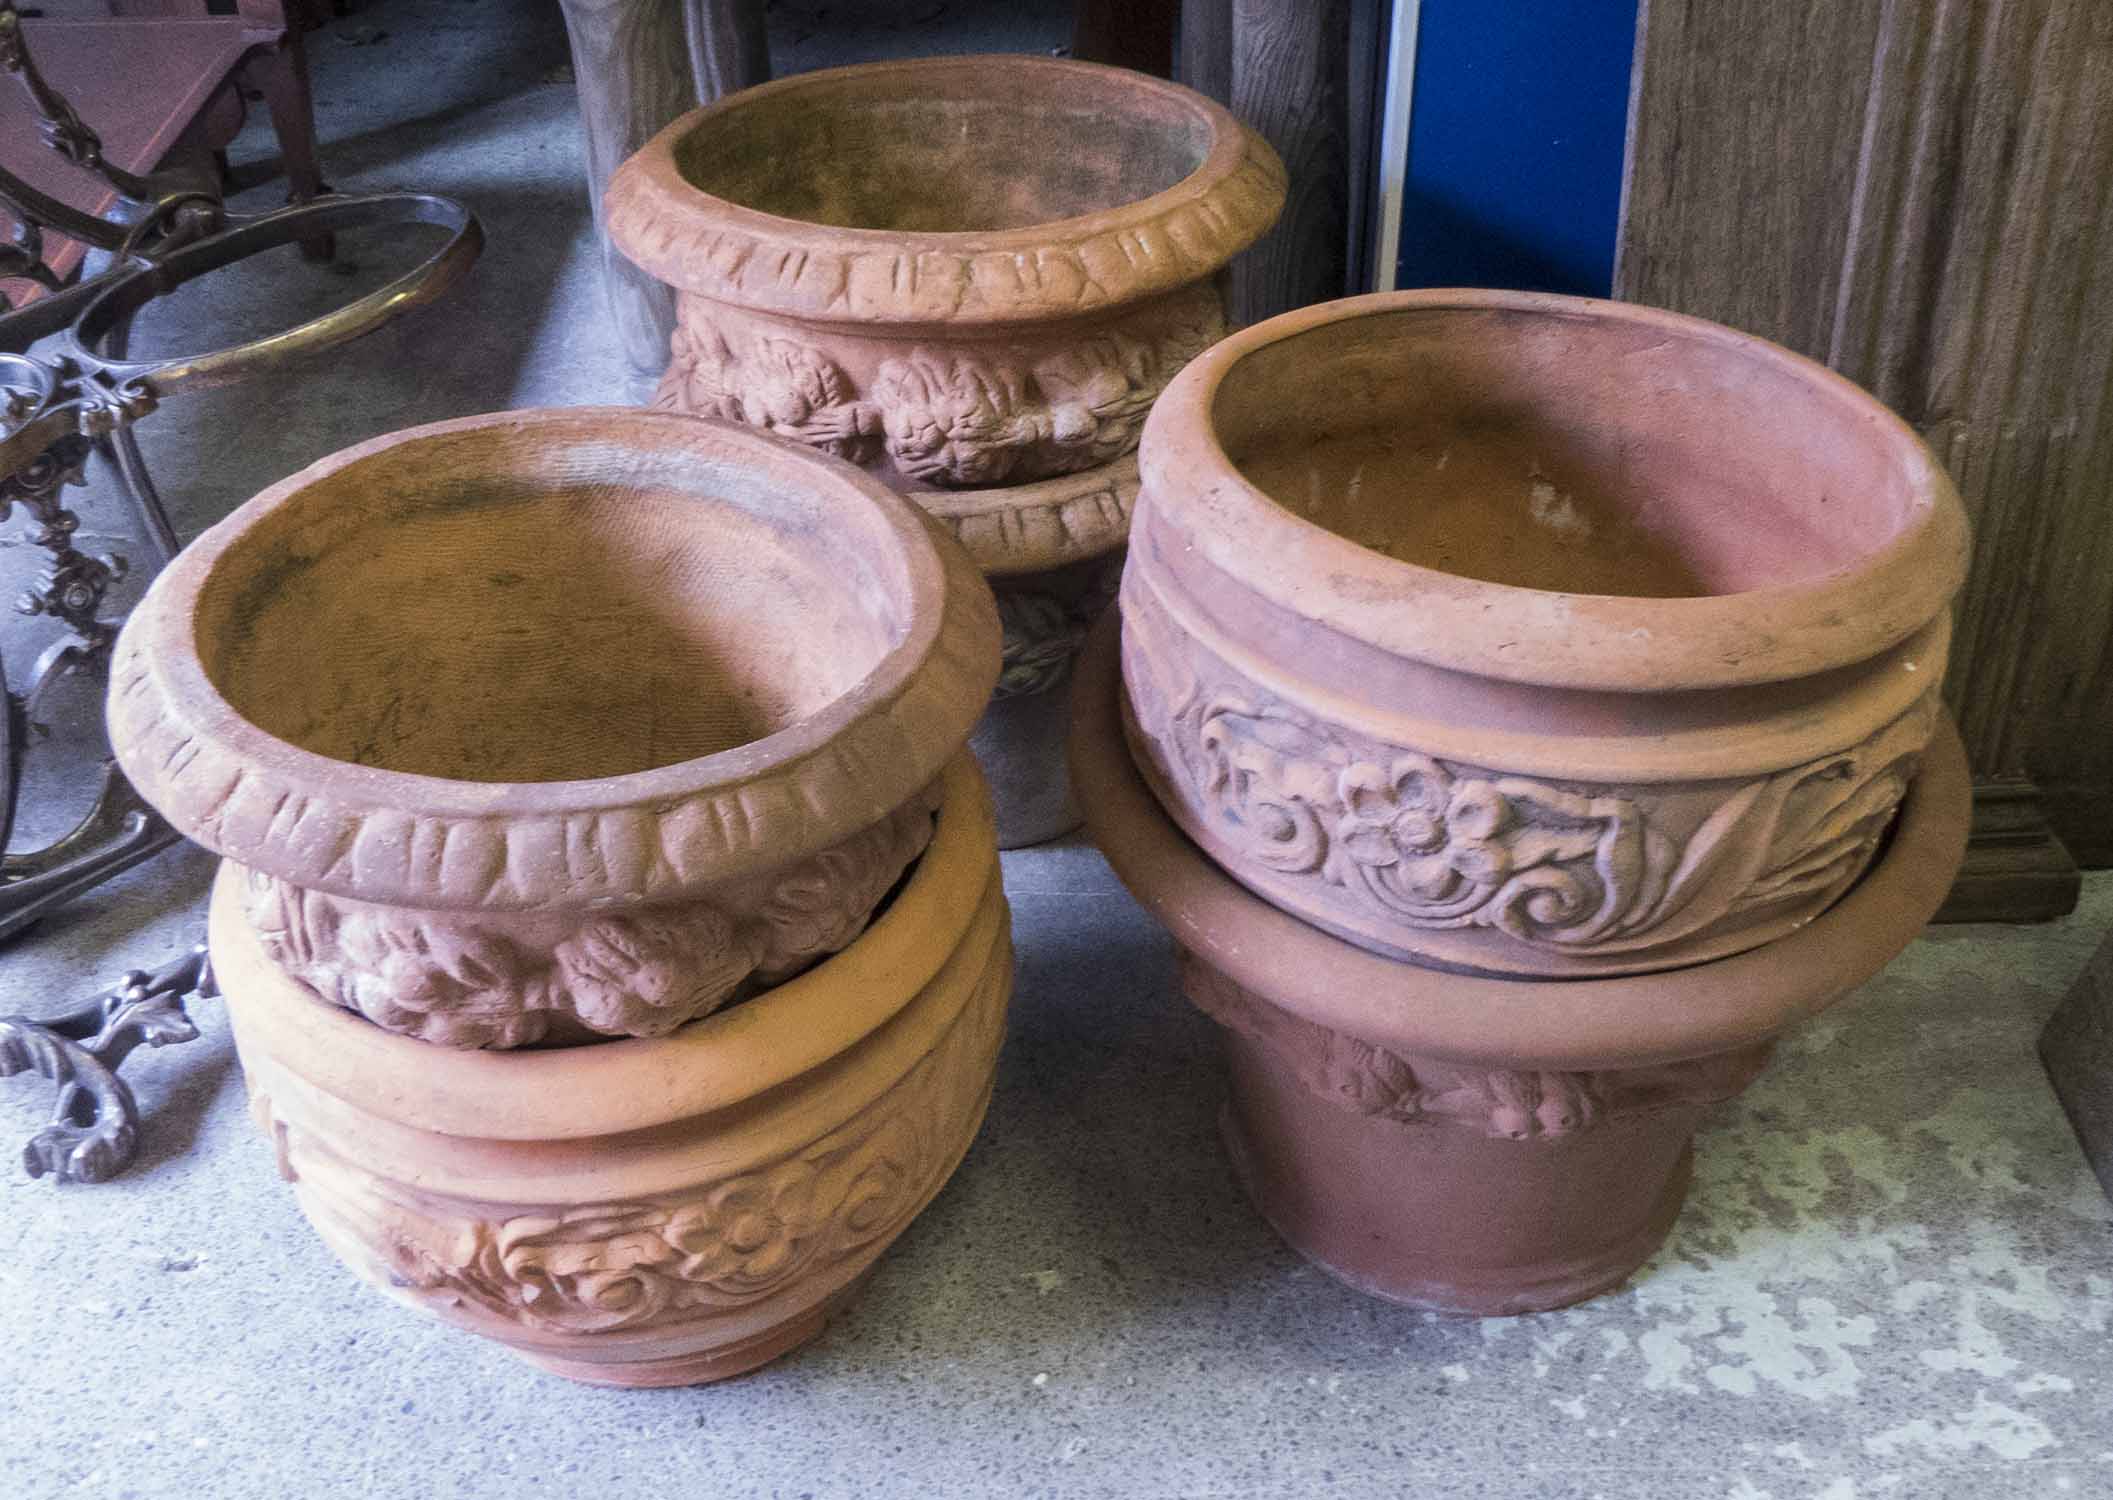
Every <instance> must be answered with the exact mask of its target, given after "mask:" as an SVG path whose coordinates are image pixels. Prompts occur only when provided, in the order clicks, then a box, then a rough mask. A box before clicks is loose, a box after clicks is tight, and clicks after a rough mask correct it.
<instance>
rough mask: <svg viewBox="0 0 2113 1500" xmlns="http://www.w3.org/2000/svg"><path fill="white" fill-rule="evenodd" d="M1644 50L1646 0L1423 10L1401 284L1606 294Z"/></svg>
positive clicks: (1455, 3) (1449, 0) (1469, 3)
mask: <svg viewBox="0 0 2113 1500" xmlns="http://www.w3.org/2000/svg"><path fill="white" fill-rule="evenodd" d="M1397 3H1398V4H1414V3H1416V0H1397ZM1635 47H1636V0H1422V12H1421V21H1420V24H1419V26H1418V31H1417V38H1416V91H1415V96H1414V98H1413V101H1412V103H1411V109H1410V116H1409V165H1408V181H1407V184H1406V192H1405V194H1404V199H1403V209H1402V223H1401V259H1400V274H1399V283H1398V284H1399V285H1401V286H1405V287H1413V286H1509V287H1524V288H1527V289H1530V290H1534V291H1549V292H1576V293H1582V294H1585V295H1588V296H1596V297H1604V296H1606V295H1607V292H1608V290H1609V288H1611V287H1612V285H1613V281H1614V236H1615V231H1616V228H1617V221H1618V219H1619V216H1620V209H1621V169H1622V146H1623V141H1624V139H1625V137H1626V135H1627V131H1628V116H1629V67H1630V62H1631V59H1632V55H1633V53H1634V51H1635Z"/></svg>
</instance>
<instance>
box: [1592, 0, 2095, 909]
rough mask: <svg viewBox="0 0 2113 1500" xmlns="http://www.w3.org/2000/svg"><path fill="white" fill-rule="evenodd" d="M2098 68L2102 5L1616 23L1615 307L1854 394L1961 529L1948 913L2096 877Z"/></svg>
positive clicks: (1943, 5) (1731, 3) (1913, 6)
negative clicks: (1708, 335)
mask: <svg viewBox="0 0 2113 1500" xmlns="http://www.w3.org/2000/svg"><path fill="white" fill-rule="evenodd" d="M2109 57H2113V6H2109V5H2107V4H2106V3H2104V0H2033V3H2030V4H2017V5H1979V4H1973V3H1968V0H1839V3H1831V0H1830V3H1828V4H1825V5H1816V6H1781V5H1755V4H1752V3H1750V0H1682V3H1679V4H1673V3H1670V0H1649V3H1648V4H1646V6H1645V8H1644V10H1643V12H1642V13H1641V15H1640V16H1639V19H1638V33H1637V73H1636V87H1635V93H1634V101H1635V103H1634V108H1633V111H1632V114H1631V119H1630V148H1629V157H1630V159H1629V173H1628V181H1627V191H1626V196H1625V208H1624V215H1623V224H1622V231H1621V249H1620V259H1619V263H1618V266H1617V268H1616V273H1615V294H1616V295H1617V296H1621V297H1627V298H1632V299H1634V300H1636V301H1640V302H1648V303H1653V304H1655V305H1657V306H1661V307H1671V308H1675V309H1678V310H1680V311H1682V312H1693V313H1699V314H1701V315H1702V316H1704V317H1708V318H1715V319H1717V320H1719V321H1721V322H1725V323H1730V324H1732V325H1733V326H1734V327H1737V328H1743V329H1745V330H1747V331H1749V332H1752V333H1757V334H1760V335H1761V336H1762V337H1764V338H1770V339H1774V340H1776V341H1778V342H1780V343H1785V344H1788V345H1789V346H1790V347H1791V348H1793V349H1796V350H1798V351H1800V352H1801V353H1804V354H1807V355H1810V356H1812V357H1813V358H1815V359H1821V360H1825V361H1826V362H1827V363H1828V364H1830V365H1832V366H1833V367H1834V368H1835V369H1837V370H1839V371H1841V372H1842V373H1843V374H1844V375H1847V376H1848V377H1849V378H1850V379H1852V380H1854V381H1857V382H1858V383H1859V384H1862V385H1864V386H1867V387H1869V388H1870V389H1871V390H1872V391H1873V392H1874V393H1875V394H1876V395H1877V396H1878V397H1879V399H1880V400H1882V401H1884V402H1886V403H1887V404H1888V405H1889V406H1892V407H1893V408H1894V409H1895V410H1897V411H1899V412H1900V413H1901V415H1902V416H1904V417H1906V418H1907V419H1908V420H1909V421H1910V422H1912V423H1913V424H1915V426H1916V427H1917V428H1919V429H1920V430H1921V432H1922V433H1923V435H1924V437H1925V438H1926V439H1927V440H1928V441H1929V443H1930V446H1931V447H1932V448H1933V449H1934V450H1935V451H1936V453H1937V456H1938V457H1939V458H1940V459H1942V460H1943V461H1944V463H1945V465H1946V467H1947V468H1949V470H1950V471H1951V474H1952V477H1953V479H1954V480H1956V481H1957V483H1958V486H1959V492H1960V494H1961V495H1962V496H1963V497H1964V499H1965V501H1966V507H1967V512H1968V514H1969V516H1970V517H1971V518H1972V521H1973V525H1974V558H1973V566H1972V569H1971V572H1970V573H1969V575H1968V577H1967V581H1966V587H1965V588H1964V589H1963V590H1962V591H1961V593H1960V595H1959V600H1958V611H1957V621H1956V626H1955V629H1954V633H1953V637H1952V659H1951V673H1950V678H1949V680H1948V682H1947V684H1946V687H1947V697H1948V699H1949V701H1950V703H1951V706H1952V710H1953V712H1954V713H1955V714H1957V716H1958V719H1959V728H1960V732H1961V734H1962V735H1963V736H1964V737H1965V739H1966V746H1967V752H1968V754H1969V756H1970V758H1971V759H1972V761H1973V766H1974V772H1975V776H1976V778H1977V781H1978V783H1979V784H1978V785H1977V788H1976V796H1975V818H1974V832H1973V837H1972V840H1971V842H1970V843H1969V845H1968V848H1967V856H1966V869H1965V874H1964V876H1963V877H1962V886H1961V892H1960V899H1959V901H1958V902H1957V903H1956V904H1954V905H1953V906H1952V907H1949V908H1947V914H1950V915H1968V914H1971V915H1977V916H1982V917H1991V916H2003V917H2008V918H2018V919H2030V918H2043V917H2049V916H2054V915H2057V914H2058V913H2060V912H2062V911H2065V910H2067V909H2068V908H2069V907H2070V906H2071V905H2072V904H2073V903H2074V902H2075V899H2076V890H2077V883H2076V876H2075V862H2074V861H2072V860H2071V858H2070V852H2069V851H2074V853H2075V855H2076V857H2077V859H2078V860H2081V861H2082V862H2083V863H2085V864H2093V863H2106V862H2113V791H2109V790H2108V788H2109V787H2113V735H2109V734H2108V733H2107V732H2106V725H2107V723H2108V721H2109V720H2113V589H2109V588H2107V586H2106V579H2107V578H2108V577H2109V576H2113V506H2108V505H2107V504H2106V496H2107V494H2108V492H2109V490H2113V298H2109V297H2108V295H2107V289H2108V287H2109V286H2113V191H2109V190H2108V187H2107V184H2108V182H2109V181H2113V87H2109V73H2108V69H2107V67H2106V62H2107V59H2108V58H2109ZM2065 845H2066V846H2067V848H2066V849H2065V848H2064V846H2065Z"/></svg>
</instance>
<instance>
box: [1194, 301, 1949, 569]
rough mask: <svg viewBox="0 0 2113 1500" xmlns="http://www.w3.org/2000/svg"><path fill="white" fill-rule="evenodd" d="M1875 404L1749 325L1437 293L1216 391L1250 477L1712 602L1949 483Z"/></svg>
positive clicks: (1889, 524)
mask: <svg viewBox="0 0 2113 1500" xmlns="http://www.w3.org/2000/svg"><path fill="white" fill-rule="evenodd" d="M1874 413H1875V408H1874V407H1873V405H1872V404H1871V403H1868V402H1863V401H1859V400H1856V399H1854V398H1853V397H1845V394H1844V393H1843V392H1842V391H1841V389H1840V388H1839V387H1837V386H1834V385H1832V384H1830V383H1823V382H1819V381H1815V380H1814V379H1813V378H1812V376H1811V375H1810V373H1809V372H1806V371H1803V370H1800V369H1798V368H1797V367H1795V366H1792V365H1788V364H1786V363H1784V362H1782V361H1781V360H1780V359H1778V358H1773V357H1770V356H1769V355H1767V354H1766V353H1764V352H1762V351H1759V350H1756V349H1755V348H1753V347H1752V346H1748V345H1742V344H1739V343H1737V342H1735V341H1730V340H1722V339H1710V338H1706V337H1700V336H1694V335H1688V334H1684V333H1682V332H1680V331H1677V330H1668V329H1667V328H1665V327H1664V326H1663V325H1654V324H1637V323H1631V322H1625V321H1621V320H1619V319H1618V318H1615V317H1608V316H1593V315H1590V314H1577V313H1568V312H1560V311H1546V310H1525V309H1501V308H1500V309H1491V308H1474V307H1431V308H1417V309H1409V310H1399V311H1391V312H1384V313H1374V314H1370V315H1367V316H1363V317H1356V318H1347V319H1342V320H1340V321H1337V322H1334V323H1328V324H1323V325H1321V326H1318V327H1315V328H1312V329H1310V330H1308V331H1306V332H1303V333H1299V334H1295V335H1292V336H1291V337H1288V338H1285V339H1280V340H1278V341H1277V342H1275V343H1273V344H1269V345H1266V346H1264V347H1262V348H1260V349H1257V350H1255V351H1254V352H1252V353H1250V354H1248V355H1246V356H1244V357H1243V358H1242V359H1241V360H1240V361H1239V362H1238V363H1237V364H1236V365H1234V367H1233V368H1232V369H1231V370H1230V371H1229V372H1227V374H1226V376H1225V378H1224V380H1223V382H1222V383H1221V384H1220V386H1219V388H1218V392H1217V395H1216V398H1215V401H1214V403H1213V407H1212V413H1211V415H1212V419H1213V422H1214V424H1215V427H1216V432H1217V437H1218V440H1219V442H1220V444H1221V445H1222V446H1223V448H1224V450H1225V452H1226V454H1227V456H1228V457H1229V458H1230V459H1231V460H1232V462H1233V464H1234V465H1235V466H1236V467H1237V468H1238V469H1239V470H1240V472H1241V473H1242V475H1244V476H1245V477H1246V478H1247V480H1248V481H1249V482H1250V483H1252V484H1253V485H1255V487H1256V488H1258V489H1260V490H1261V491H1262V492H1263V493H1264V494H1266V495H1268V496H1269V498H1270V499H1272V500H1273V501H1275V502H1276V503H1277V504H1278V505H1280V506H1282V507H1283V508H1284V509H1286V510H1289V511H1291V512H1293V513H1294V514H1297V515H1299V516H1302V517H1304V518H1305V519H1307V520H1309V521H1312V522H1314V523H1315V524H1317V525H1320V526H1323V527H1325V528H1327V529H1328V530H1329V531H1332V532H1334V533H1336V534H1337V535H1339V536H1342V537H1345V538H1347V539H1349V540H1350V541H1353V542H1356V543H1357V544H1359V545H1360V546H1363V547H1368V548H1370V549H1372V550H1373V551H1376V552H1380V553H1383V554H1385V555H1386V556H1388V557H1392V558H1395V559H1397V560H1399V561H1402V562H1407V563H1414V564H1417V565H1419V566H1422V567H1426V568H1432V569H1436V570H1438V571H1440V572H1444V573H1451V574H1455V575H1458V576H1461V577H1465V578H1473V579H1479V580H1481V581H1483V582H1487V583H1500V584H1510V585H1513V586H1516V587H1520V588H1531V589H1546V590H1552V591H1558V592H1562V593H1571V594H1601V595H1626V596H1631V597H1638V598H1691V597H1698V596H1704V595H1715V594H1733V593H1742V592H1745V591H1748V590H1753V589H1764V588H1772V587H1778V586H1782V585H1786V584H1792V583H1797V582H1801V581H1806V580H1810V579H1814V578H1818V577H1821V576H1824V575H1826V574H1829V573H1833V572H1836V571H1839V570H1841V569H1843V568H1847V567H1849V566H1852V565H1853V564H1855V563H1857V562H1858V561H1860V560H1862V559H1864V558H1866V557H1868V556H1869V555H1870V554H1871V553H1873V552H1875V551H1877V550H1878V549H1880V548H1882V547H1883V546H1885V545H1886V543H1888V542H1889V541H1891V540H1892V539H1893V538H1894V537H1896V536H1897V535H1898V534H1899V533H1900V532H1901V531H1902V530H1903V529H1904V528H1905V527H1906V526H1907V525H1908V524H1909V523H1910V522H1911V520H1912V519H1913V518H1914V515H1915V513H1916V512H1917V511H1918V509H1919V508H1922V507H1926V506H1927V505H1928V503H1929V501H1928V498H1927V496H1926V495H1924V494H1923V493H1922V492H1921V491H1920V490H1919V489H1918V487H1917V484H1916V481H1915V478H1914V475H1913V471H1912V466H1911V464H1910V462H1909V458H1908V454H1907V452H1906V450H1907V449H1908V448H1909V447H1911V446H1912V445H1910V444H1906V443H1904V442H1903V434H1902V433H1901V431H1900V430H1899V428H1898V427H1897V426H1896V425H1894V424H1892V423H1890V422H1883V421H1879V420H1874Z"/></svg>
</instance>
